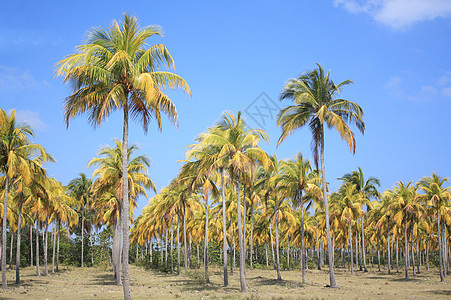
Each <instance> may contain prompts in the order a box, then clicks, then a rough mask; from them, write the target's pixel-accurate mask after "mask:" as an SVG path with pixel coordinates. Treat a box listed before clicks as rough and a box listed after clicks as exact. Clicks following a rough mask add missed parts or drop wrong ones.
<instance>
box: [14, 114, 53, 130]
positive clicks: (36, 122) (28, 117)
mask: <svg viewBox="0 0 451 300" xmlns="http://www.w3.org/2000/svg"><path fill="white" fill-rule="evenodd" d="M16 120H17V121H18V122H19V123H25V124H28V125H30V126H31V127H32V128H33V129H34V130H36V131H41V130H45V129H47V128H48V125H47V124H46V123H44V122H43V121H42V120H41V118H40V116H39V113H38V112H36V111H31V110H23V109H16Z"/></svg>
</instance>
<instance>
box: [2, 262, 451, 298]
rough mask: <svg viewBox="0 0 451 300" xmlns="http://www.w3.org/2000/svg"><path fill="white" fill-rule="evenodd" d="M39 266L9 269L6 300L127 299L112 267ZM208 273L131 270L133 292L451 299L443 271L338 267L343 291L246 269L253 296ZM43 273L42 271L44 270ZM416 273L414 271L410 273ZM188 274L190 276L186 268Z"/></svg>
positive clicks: (322, 277) (313, 275) (319, 279)
mask: <svg viewBox="0 0 451 300" xmlns="http://www.w3.org/2000/svg"><path fill="white" fill-rule="evenodd" d="M35 270H36V269H35V268H31V267H28V268H24V269H23V270H21V274H22V283H21V284H20V285H16V284H14V279H15V270H8V271H7V279H8V289H7V290H5V291H1V292H0V298H1V299H25V298H27V299H66V300H67V299H68V297H73V299H121V298H122V297H123V294H122V287H119V286H116V285H115V284H114V281H113V275H112V271H111V270H110V269H106V268H86V267H85V268H83V269H82V268H78V267H69V266H63V267H61V269H60V272H59V273H58V274H50V275H48V276H41V277H37V276H36V275H35ZM202 270H203V269H196V270H193V271H192V274H191V275H190V276H185V275H179V276H176V275H170V274H163V273H158V272H155V271H151V270H145V269H143V268H141V267H136V266H130V274H131V292H132V297H133V298H134V299H173V298H180V299H430V298H433V299H441V298H451V283H450V282H451V280H448V281H447V282H445V283H441V282H440V279H439V274H438V270H437V269H432V270H430V271H424V270H423V271H422V272H421V273H420V274H418V275H416V276H412V275H411V274H410V275H411V279H410V280H409V281H406V280H404V273H403V272H401V273H394V274H391V275H388V274H387V272H386V271H385V270H384V271H383V272H377V270H374V269H370V271H369V273H363V272H356V273H355V274H354V275H350V274H349V273H348V272H347V271H346V270H344V269H337V270H336V275H337V282H338V285H339V286H340V287H339V288H338V289H331V288H328V287H325V285H326V284H327V283H328V279H329V274H328V272H327V269H326V270H322V271H318V270H307V271H306V279H307V283H306V284H304V285H302V284H301V283H300V279H301V277H300V276H301V273H300V271H299V270H296V271H282V278H283V280H282V281H276V280H275V278H276V273H275V271H274V270H253V271H251V270H249V269H248V270H246V280H247V286H248V293H244V294H243V293H240V291H239V273H238V270H235V272H233V275H230V274H229V275H230V277H229V279H230V287H227V288H224V287H223V286H222V282H223V275H222V268H219V267H211V268H210V280H211V282H212V283H211V284H203V276H202V274H203V273H202ZM41 272H42V270H41ZM410 272H411V270H410ZM182 274H184V272H183V269H182Z"/></svg>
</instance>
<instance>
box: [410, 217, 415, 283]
mask: <svg viewBox="0 0 451 300" xmlns="http://www.w3.org/2000/svg"><path fill="white" fill-rule="evenodd" d="M410 245H411V251H412V268H413V275H414V276H415V253H414V245H413V224H412V229H411V230H410Z"/></svg>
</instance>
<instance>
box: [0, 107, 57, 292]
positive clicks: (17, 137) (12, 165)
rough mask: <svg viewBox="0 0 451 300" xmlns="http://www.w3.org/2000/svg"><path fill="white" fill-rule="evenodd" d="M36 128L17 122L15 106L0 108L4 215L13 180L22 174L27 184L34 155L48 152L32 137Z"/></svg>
mask: <svg viewBox="0 0 451 300" xmlns="http://www.w3.org/2000/svg"><path fill="white" fill-rule="evenodd" d="M32 137H33V130H32V129H31V127H30V126H28V125H25V124H18V123H17V122H16V114H15V110H13V111H12V112H11V113H10V114H7V113H6V112H5V111H4V110H2V109H0V171H1V172H2V173H4V174H5V185H4V187H5V193H4V200H3V215H4V216H6V215H7V207H8V192H9V186H10V183H11V182H13V181H14V179H15V178H17V177H18V176H20V177H21V178H22V180H24V182H25V184H26V185H27V184H29V183H30V181H31V170H30V166H31V165H33V162H32V158H33V156H34V155H41V156H42V158H43V160H48V159H49V156H48V155H47V152H46V151H45V150H44V148H43V147H42V146H41V145H38V144H33V143H31V141H30V138H32ZM6 219H7V218H3V223H2V254H5V253H6ZM2 288H3V289H6V288H7V282H6V255H2Z"/></svg>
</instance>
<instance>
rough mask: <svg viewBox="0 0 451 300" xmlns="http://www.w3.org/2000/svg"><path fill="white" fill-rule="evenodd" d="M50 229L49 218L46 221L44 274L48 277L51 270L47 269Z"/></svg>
mask: <svg viewBox="0 0 451 300" xmlns="http://www.w3.org/2000/svg"><path fill="white" fill-rule="evenodd" d="M48 229H49V218H48V217H47V219H46V220H45V231H44V234H45V240H44V272H45V273H44V274H45V275H46V276H47V275H49V269H48V268H47V266H48V233H47V231H48Z"/></svg>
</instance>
